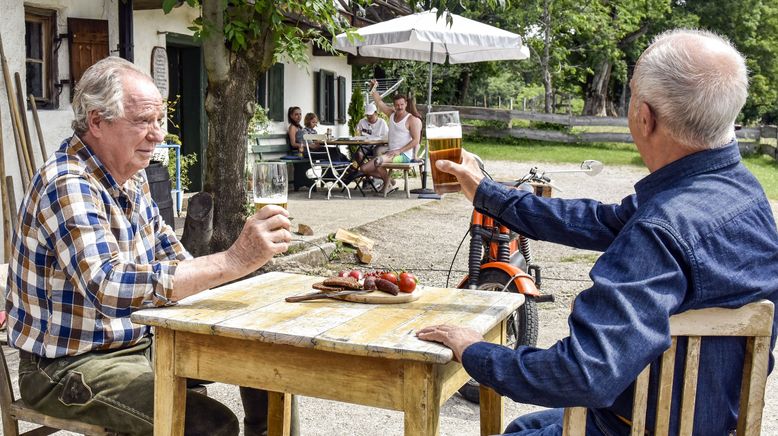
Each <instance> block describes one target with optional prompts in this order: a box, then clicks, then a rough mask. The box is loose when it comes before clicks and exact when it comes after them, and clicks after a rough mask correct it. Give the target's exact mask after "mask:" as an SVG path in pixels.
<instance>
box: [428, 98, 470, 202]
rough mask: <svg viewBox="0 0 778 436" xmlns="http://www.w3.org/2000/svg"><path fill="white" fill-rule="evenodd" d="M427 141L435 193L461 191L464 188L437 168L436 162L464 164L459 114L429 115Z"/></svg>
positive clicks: (438, 113) (434, 113) (441, 113)
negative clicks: (447, 161)
mask: <svg viewBox="0 0 778 436" xmlns="http://www.w3.org/2000/svg"><path fill="white" fill-rule="evenodd" d="M427 141H429V150H430V166H431V167H432V184H433V186H434V188H435V192H436V193H438V194H445V193H448V192H458V191H460V190H461V189H462V187H461V186H460V185H459V182H458V181H457V178H456V177H454V176H452V175H451V174H448V173H444V172H443V171H439V170H438V169H437V168H436V167H435V162H437V161H438V160H440V159H444V160H450V161H453V162H456V163H462V125H461V124H460V123H459V112H456V111H453V112H430V113H429V114H427Z"/></svg>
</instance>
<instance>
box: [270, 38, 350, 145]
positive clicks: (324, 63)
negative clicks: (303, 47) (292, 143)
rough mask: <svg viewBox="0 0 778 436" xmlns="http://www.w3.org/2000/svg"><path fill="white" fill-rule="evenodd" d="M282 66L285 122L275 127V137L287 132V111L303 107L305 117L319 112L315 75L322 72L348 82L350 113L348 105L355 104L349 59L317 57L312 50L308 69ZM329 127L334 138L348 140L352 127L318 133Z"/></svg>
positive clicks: (309, 50)
mask: <svg viewBox="0 0 778 436" xmlns="http://www.w3.org/2000/svg"><path fill="white" fill-rule="evenodd" d="M282 62H283V63H284V64H285V65H284V122H282V123H273V130H272V131H273V133H284V132H286V128H287V123H286V110H287V109H288V108H289V107H290V106H299V107H300V109H302V111H303V116H304V115H305V114H306V113H308V112H316V108H315V107H314V101H315V95H314V83H313V73H314V72H315V71H319V70H321V69H324V70H328V71H332V72H334V73H335V76H342V77H345V78H346V87H347V89H346V109H348V103H349V101H350V100H351V65H349V64H348V63H347V61H346V57H345V56H313V54H312V50H311V49H310V48H308V65H295V64H293V63H291V62H290V61H288V60H282ZM336 103H337V102H336ZM336 107H337V106H336ZM317 115H319V114H317ZM328 127H330V128H332V134H333V135H335V136H348V125H346V124H337V125H331V124H330V125H326V124H320V125H319V129H318V130H319V131H320V133H324V132H325V131H326V129H327V128H328Z"/></svg>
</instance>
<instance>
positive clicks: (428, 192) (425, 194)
mask: <svg viewBox="0 0 778 436" xmlns="http://www.w3.org/2000/svg"><path fill="white" fill-rule="evenodd" d="M434 48H435V43H434V42H431V43H430V69H429V82H428V84H427V113H430V111H432V54H433V49H434ZM429 165H430V140H429V139H427V140H426V141H425V142H424V169H423V170H422V172H421V189H413V190H411V192H413V193H414V194H419V198H432V199H436V200H439V199H440V195H438V194H436V193H435V191H433V190H432V189H429V188H427V168H429Z"/></svg>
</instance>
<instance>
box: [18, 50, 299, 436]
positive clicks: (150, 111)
mask: <svg viewBox="0 0 778 436" xmlns="http://www.w3.org/2000/svg"><path fill="white" fill-rule="evenodd" d="M73 112H74V114H75V121H74V122H73V129H74V134H73V136H72V137H71V138H69V139H67V140H66V141H64V142H63V143H62V145H61V146H60V148H59V149H58V150H57V151H56V152H55V153H54V154H53V155H52V156H51V157H49V159H48V160H47V161H46V163H45V164H44V165H43V167H42V168H41V169H40V171H39V172H38V173H37V174H36V175H35V178H34V180H33V183H32V186H31V187H30V189H29V191H28V192H27V193H26V195H25V198H24V201H23V202H22V205H21V210H20V212H19V213H20V215H19V223H20V225H19V231H18V232H17V234H16V235H15V236H14V240H13V253H12V260H11V262H10V265H9V277H8V287H7V294H6V309H7V311H8V316H9V317H8V336H9V341H8V343H9V344H10V345H11V346H13V347H15V348H18V349H19V351H20V363H19V389H20V391H21V397H22V398H23V399H24V401H25V402H26V403H27V404H29V405H30V406H32V407H33V408H35V409H37V410H39V411H41V412H44V413H47V414H49V415H53V416H58V417H61V418H69V419H77V420H80V421H83V422H89V423H93V424H98V425H102V426H105V427H107V428H109V429H111V430H114V431H117V432H121V433H127V434H138V435H140V434H152V432H153V403H154V376H153V373H152V369H151V366H150V364H149V360H148V354H149V351H150V344H151V338H150V334H149V328H148V327H146V326H143V325H138V324H133V323H132V322H131V321H130V314H131V313H132V312H133V311H135V310H138V309H141V308H146V307H155V306H165V305H169V304H173V303H174V302H175V301H176V300H179V299H181V298H184V297H187V296H189V295H193V294H196V293H198V292H200V291H202V290H205V289H207V288H210V287H213V286H217V285H220V284H222V283H225V282H227V281H230V280H234V279H237V278H239V277H241V276H244V275H246V274H248V273H250V272H252V271H255V270H256V269H257V268H259V267H260V266H262V265H263V264H264V263H265V262H267V261H268V259H270V258H271V257H272V256H273V255H274V254H277V253H281V252H283V251H285V250H286V249H287V246H288V243H289V241H290V238H291V234H290V233H289V220H288V214H287V212H286V210H284V209H283V208H280V207H275V206H268V207H265V208H263V209H262V210H261V211H259V212H258V213H256V214H255V215H254V216H252V217H250V218H249V219H248V221H247V222H246V225H245V227H244V228H243V231H242V232H241V234H240V236H239V238H238V240H237V241H236V242H235V243H234V244H233V246H232V247H230V248H229V249H228V250H226V251H224V252H222V253H216V254H212V255H209V256H204V257H200V258H196V259H192V257H191V256H190V255H189V253H187V251H186V250H185V249H184V248H183V246H182V245H181V243H180V242H179V241H178V239H177V238H176V236H175V234H174V232H173V231H172V229H171V228H170V227H169V226H168V225H166V224H165V223H164V222H163V221H162V219H161V218H160V215H159V211H158V209H157V206H156V205H155V204H154V202H153V201H152V199H151V195H150V193H149V186H148V183H147V180H146V177H145V173H144V172H142V171H140V170H141V169H143V168H145V167H146V166H147V165H148V163H149V160H150V158H151V156H152V153H153V152H154V148H155V144H158V143H160V142H162V140H163V137H164V132H163V129H162V127H161V126H162V121H163V120H164V118H165V108H164V105H163V100H162V97H161V96H160V93H159V91H158V90H157V88H156V87H155V85H154V83H153V82H152V80H151V78H150V77H149V76H148V75H147V74H145V73H144V72H142V71H141V70H139V69H138V68H137V67H136V66H135V65H133V64H131V63H129V62H127V61H125V60H123V59H120V58H116V57H109V58H107V59H103V60H101V61H100V62H98V63H96V64H95V65H93V66H92V67H91V68H89V69H88V70H87V71H86V72H85V73H84V75H83V77H82V78H81V80H79V82H78V85H77V86H76V89H75V95H74V98H73ZM186 407H187V413H186V417H187V418H186V434H203V435H231V434H237V433H238V431H239V426H238V422H237V419H236V417H235V415H234V414H233V413H232V412H231V411H230V410H229V409H228V408H227V407H225V406H224V405H222V404H221V403H219V402H217V401H216V400H213V399H210V398H208V397H207V396H204V395H200V394H197V393H193V392H189V393H188V394H187V399H186ZM190 411H191V412H192V413H190Z"/></svg>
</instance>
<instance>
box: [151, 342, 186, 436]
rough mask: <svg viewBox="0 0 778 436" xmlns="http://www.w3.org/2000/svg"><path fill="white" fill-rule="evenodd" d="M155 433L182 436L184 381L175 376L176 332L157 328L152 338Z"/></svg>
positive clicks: (184, 407)
mask: <svg viewBox="0 0 778 436" xmlns="http://www.w3.org/2000/svg"><path fill="white" fill-rule="evenodd" d="M154 361H155V363H154V366H155V369H154V434H155V435H157V436H183V435H184V419H185V412H186V379H185V378H183V377H176V374H175V333H174V332H173V331H172V330H169V329H163V328H159V327H158V328H157V330H156V333H155V335H154Z"/></svg>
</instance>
